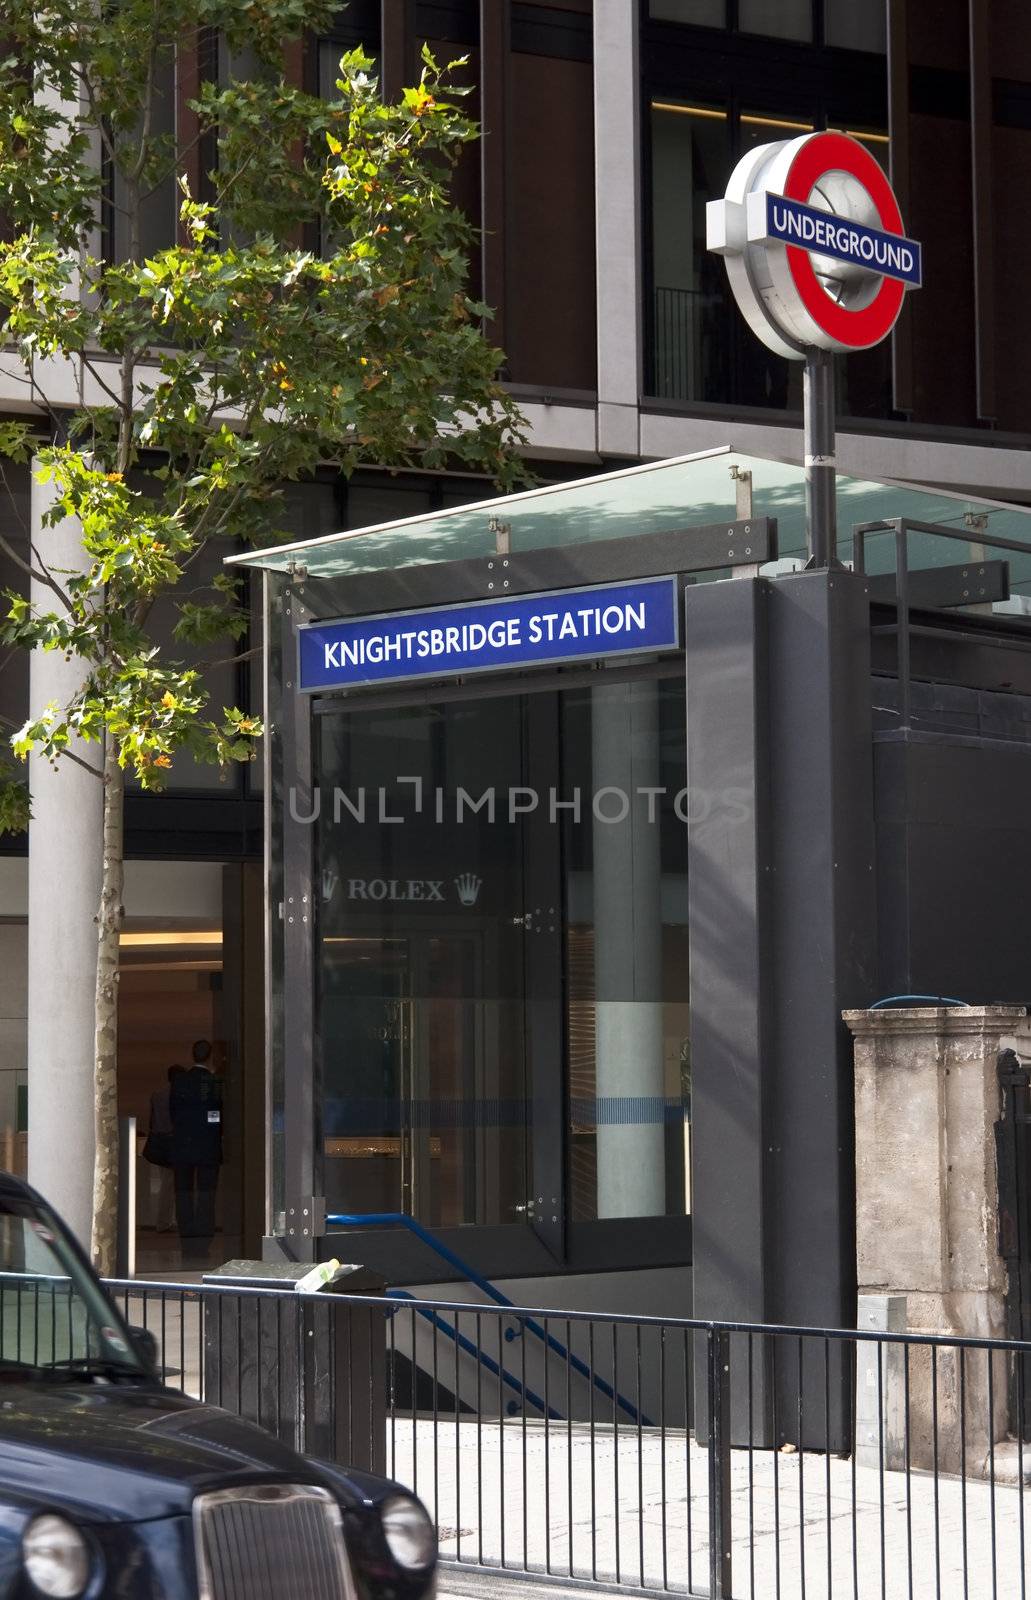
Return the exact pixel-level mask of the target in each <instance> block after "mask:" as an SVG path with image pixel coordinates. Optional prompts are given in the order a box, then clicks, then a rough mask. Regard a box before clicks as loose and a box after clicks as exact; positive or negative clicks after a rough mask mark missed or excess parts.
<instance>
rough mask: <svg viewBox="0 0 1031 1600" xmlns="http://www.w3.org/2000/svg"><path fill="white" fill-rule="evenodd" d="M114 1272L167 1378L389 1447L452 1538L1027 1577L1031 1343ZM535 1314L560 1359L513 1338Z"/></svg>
mask: <svg viewBox="0 0 1031 1600" xmlns="http://www.w3.org/2000/svg"><path fill="white" fill-rule="evenodd" d="M112 1287H113V1288H114V1289H115V1292H116V1294H117V1297H118V1299H119V1302H120V1303H121V1304H122V1305H123V1308H124V1309H125V1310H126V1311H127V1313H128V1315H129V1318H130V1320H131V1321H133V1322H135V1323H137V1324H141V1323H143V1324H146V1325H148V1326H149V1327H150V1328H151V1330H152V1331H153V1332H154V1333H155V1334H156V1335H157V1337H158V1338H159V1341H160V1342H161V1343H162V1346H163V1350H164V1362H165V1366H166V1381H168V1382H171V1383H172V1384H173V1385H174V1386H176V1387H179V1388H182V1389H184V1390H185V1391H186V1392H188V1393H193V1394H196V1395H197V1396H198V1397H203V1398H206V1399H207V1400H209V1401H211V1402H212V1403H215V1404H222V1405H225V1406H227V1407H228V1408H229V1409H230V1410H233V1411H237V1412H238V1413H239V1414H241V1415H244V1416H248V1417H250V1418H251V1420H254V1421H257V1422H259V1423H260V1424H261V1425H262V1426H264V1427H267V1428H269V1429H270V1430H271V1431H273V1432H275V1433H277V1434H279V1436H280V1437H282V1438H285V1439H287V1440H289V1442H291V1443H294V1444H296V1445H297V1446H298V1447H300V1448H302V1449H308V1450H311V1451H312V1452H313V1453H315V1454H321V1455H324V1456H326V1455H333V1454H336V1455H337V1456H338V1458H339V1459H348V1458H350V1459H352V1460H356V1461H357V1462H359V1463H360V1464H365V1463H366V1462H367V1461H368V1462H371V1463H372V1464H374V1465H376V1466H377V1467H378V1468H379V1469H380V1470H385V1471H386V1472H387V1473H388V1474H389V1475H391V1476H393V1477H395V1478H397V1479H398V1480H399V1481H400V1482H402V1483H404V1484H406V1485H408V1486H409V1487H410V1488H412V1489H413V1490H415V1492H416V1493H418V1494H419V1495H421V1496H422V1498H423V1499H424V1501H425V1502H426V1504H427V1505H428V1507H429V1510H430V1512H431V1514H432V1515H433V1516H434V1517H435V1519H436V1522H437V1525H438V1528H439V1530H440V1541H441V1554H442V1558H443V1559H444V1560H445V1561H447V1562H453V1563H457V1564H459V1565H460V1566H463V1567H472V1568H474V1569H480V1568H482V1569H498V1568H504V1569H507V1570H513V1571H518V1572H524V1573H534V1574H541V1575H546V1576H550V1577H554V1578H561V1579H564V1580H566V1581H567V1582H568V1581H570V1580H572V1581H574V1582H575V1581H585V1582H591V1583H595V1584H599V1585H609V1586H615V1587H618V1588H620V1589H630V1590H643V1591H647V1592H649V1593H652V1592H658V1593H677V1594H710V1595H713V1596H720V1597H729V1596H733V1597H736V1600H767V1597H768V1600H803V1597H806V1600H849V1597H851V1600H903V1597H905V1600H960V1597H962V1600H989V1597H991V1600H1004V1597H1005V1600H1010V1597H1017V1596H1020V1597H1022V1600H1025V1597H1026V1595H1027V1587H1028V1576H1029V1574H1028V1563H1029V1553H1028V1551H1027V1547H1026V1537H1025V1526H1026V1524H1025V1494H1026V1486H1025V1476H1026V1475H1031V1445H1025V1442H1024V1440H1023V1438H1021V1437H1019V1436H1017V1437H1010V1435H1009V1428H1010V1426H1011V1424H1012V1418H1013V1417H1014V1416H1016V1417H1018V1418H1019V1417H1024V1416H1025V1415H1027V1414H1028V1413H1027V1407H1026V1405H1025V1396H1024V1392H1023V1391H1024V1384H1025V1382H1026V1379H1027V1374H1028V1372H1029V1370H1031V1367H1029V1361H1028V1357H1029V1354H1031V1342H1021V1341H1002V1340H990V1339H952V1338H938V1337H934V1336H931V1335H926V1334H907V1335H902V1334H895V1333H877V1332H873V1331H870V1332H867V1331H855V1330H845V1331H842V1330H835V1329H826V1330H824V1329H819V1330H817V1329H811V1328H771V1327H760V1326H748V1325H741V1324H716V1323H707V1322H700V1321H689V1320H684V1319H678V1318H655V1317H629V1316H615V1315H607V1316H603V1315H598V1314H594V1313H588V1312H575V1311H568V1312H566V1311H562V1312H557V1311H554V1310H549V1309H547V1308H541V1307H537V1308H532V1309H529V1308H524V1307H514V1306H512V1307H509V1306H496V1305H470V1304H467V1303H460V1304H456V1303H453V1302H446V1301H432V1302H423V1301H413V1300H402V1301H399V1300H386V1299H368V1298H362V1297H352V1296H343V1295H341V1296H336V1295H318V1296H301V1295H296V1294H294V1293H293V1292H289V1291H288V1292H283V1291H278V1290H239V1289H221V1288H218V1289H216V1288H214V1287H208V1286H204V1287H202V1288H194V1287H192V1286H191V1287H184V1286H182V1285H170V1284H169V1285H163V1284H150V1283H143V1282H141V1281H140V1280H135V1281H133V1282H123V1283H118V1284H115V1285H113V1286H112ZM425 1311H431V1312H432V1313H433V1318H432V1319H431V1320H429V1321H428V1320H427V1319H426V1318H425V1317H424V1316H423V1312H425ZM531 1318H532V1319H534V1320H536V1321H537V1322H539V1324H540V1325H541V1327H542V1329H543V1330H544V1331H545V1332H546V1333H547V1334H548V1335H549V1336H550V1337H551V1338H552V1339H554V1340H555V1343H556V1344H558V1345H561V1346H562V1347H563V1348H564V1350H565V1352H566V1354H565V1356H564V1357H563V1358H559V1357H558V1356H557V1355H556V1353H555V1349H554V1347H553V1346H552V1345H551V1344H545V1345H539V1344H538V1345H534V1344H533V1343H532V1342H531V1341H529V1340H527V1339H525V1338H520V1337H517V1338H516V1339H514V1340H512V1339H509V1338H508V1337H506V1335H507V1333H508V1332H509V1331H510V1330H511V1329H512V1327H513V1326H516V1328H517V1329H518V1327H519V1325H520V1324H522V1325H525V1323H526V1322H527V1321H528V1320H529V1319H531ZM445 1324H447V1326H448V1327H449V1329H450V1333H446V1332H444V1331H443V1329H444V1325H445ZM333 1349H337V1350H338V1351H342V1352H343V1354H342V1356H340V1357H339V1358H338V1359H336V1360H333V1359H328V1362H327V1354H326V1353H327V1351H330V1352H331V1351H332V1350H333ZM320 1352H321V1353H320ZM574 1357H576V1358H577V1360H579V1361H580V1362H582V1363H583V1365H584V1366H585V1367H586V1369H587V1378H586V1379H585V1378H583V1377H581V1375H580V1373H579V1372H578V1370H577V1367H576V1366H575V1365H574V1360H573V1358H574ZM319 1363H322V1366H320V1365H319ZM313 1368H315V1369H317V1370H313ZM596 1375H597V1376H599V1377H601V1378H603V1379H604V1381H605V1382H606V1384H607V1385H608V1386H609V1388H610V1389H611V1390H612V1391H613V1392H614V1393H623V1394H625V1395H627V1396H629V1397H630V1398H631V1399H632V1401H633V1403H634V1406H635V1409H636V1419H635V1420H634V1421H628V1419H627V1417H626V1414H625V1413H624V1412H623V1410H622V1409H621V1407H620V1406H619V1404H618V1403H615V1402H614V1401H611V1400H610V1401H608V1402H606V1401H605V1400H604V1398H603V1396H602V1395H601V1393H600V1391H599V1389H598V1387H597V1386H596V1384H595V1383H594V1382H593V1381H591V1380H592V1379H593V1377H594V1376H596ZM317 1391H318V1393H319V1396H320V1402H319V1404H315V1397H316V1393H317ZM331 1412H332V1413H334V1414H335V1413H346V1418H345V1422H346V1425H343V1424H341V1422H340V1420H339V1418H338V1417H335V1416H329V1413H331ZM646 1418H650V1419H651V1420H650V1421H646Z"/></svg>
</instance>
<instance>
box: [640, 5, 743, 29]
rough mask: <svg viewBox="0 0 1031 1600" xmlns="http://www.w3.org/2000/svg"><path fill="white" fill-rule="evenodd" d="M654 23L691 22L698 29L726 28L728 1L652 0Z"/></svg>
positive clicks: (651, 11) (651, 15) (650, 11)
mask: <svg viewBox="0 0 1031 1600" xmlns="http://www.w3.org/2000/svg"><path fill="white" fill-rule="evenodd" d="M648 15H649V16H650V17H651V19H652V21H653V22H689V23H692V24H693V25H694V26H695V27H696V28H725V27H726V26H727V3H726V0H650V3H649V6H648Z"/></svg>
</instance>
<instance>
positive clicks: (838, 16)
mask: <svg viewBox="0 0 1031 1600" xmlns="http://www.w3.org/2000/svg"><path fill="white" fill-rule="evenodd" d="M887 35H888V30H887V9H886V7H885V6H882V5H871V4H869V3H867V4H865V5H863V4H857V3H856V0H823V36H824V39H825V40H826V42H827V43H828V44H831V45H837V47H838V48H839V49H841V50H872V51H876V52H877V54H879V55H883V54H884V52H885V50H886V49H887V48H888V36H887Z"/></svg>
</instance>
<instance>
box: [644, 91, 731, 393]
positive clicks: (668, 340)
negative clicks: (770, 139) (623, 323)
mask: <svg viewBox="0 0 1031 1600" xmlns="http://www.w3.org/2000/svg"><path fill="white" fill-rule="evenodd" d="M651 132H652V168H651V172H652V252H653V271H654V284H655V288H654V350H655V361H654V368H655V376H654V390H655V394H656V395H657V396H659V397H660V398H662V399H670V400H703V399H707V400H711V399H723V398H726V396H725V395H724V394H723V393H722V390H723V389H724V388H725V384H726V376H725V370H726V365H727V363H726V329H727V327H728V321H727V318H728V315H729V312H730V307H729V302H728V294H727V289H726V271H725V269H724V266H723V262H722V261H721V260H720V259H719V258H718V257H717V256H713V255H710V254H709V252H708V251H707V249H706V246H705V206H706V202H707V201H709V200H713V199H715V198H716V197H717V196H719V195H721V194H722V193H723V191H724V189H725V187H726V182H727V178H728V177H729V175H730V168H731V160H730V142H729V135H728V125H727V114H726V112H725V111H724V110H722V109H721V108H719V107H717V106H702V105H686V104H680V103H679V102H674V101H669V100H656V101H653V102H652V108H651Z"/></svg>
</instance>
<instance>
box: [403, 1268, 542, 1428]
mask: <svg viewBox="0 0 1031 1600" xmlns="http://www.w3.org/2000/svg"><path fill="white" fill-rule="evenodd" d="M387 1298H388V1300H409V1301H411V1303H412V1305H413V1306H414V1307H415V1309H416V1310H417V1311H418V1313H419V1315H420V1317H424V1318H425V1319H426V1321H427V1322H429V1323H432V1325H433V1326H434V1327H435V1328H439V1329H440V1331H441V1333H445V1334H447V1337H448V1338H449V1339H450V1340H451V1341H452V1342H453V1343H454V1344H456V1345H457V1346H458V1348H459V1350H464V1351H465V1353H466V1355H467V1356H472V1357H473V1359H474V1360H475V1361H478V1362H479V1363H480V1365H481V1367H486V1369H487V1371H488V1372H491V1373H493V1375H494V1376H495V1377H496V1378H497V1379H498V1380H499V1381H500V1382H501V1383H504V1384H507V1385H508V1387H509V1388H510V1389H514V1390H515V1392H516V1394H519V1395H522V1396H523V1398H524V1399H525V1400H529V1402H530V1404H531V1405H532V1406H536V1408H537V1410H538V1411H539V1412H540V1413H541V1416H543V1417H548V1418H551V1419H553V1420H554V1421H556V1422H560V1421H561V1420H562V1418H561V1413H560V1412H558V1411H556V1410H555V1408H554V1407H553V1406H546V1405H545V1404H544V1401H543V1400H542V1399H541V1397H540V1395H539V1394H534V1392H533V1390H532V1389H528V1388H527V1387H526V1385H525V1384H524V1383H520V1381H519V1379H518V1378H516V1377H513V1375H512V1373H510V1372H506V1371H505V1369H504V1367H501V1366H499V1365H498V1363H497V1362H496V1361H495V1360H494V1359H493V1357H492V1356H489V1355H488V1354H487V1352H486V1351H485V1350H481V1349H479V1347H478V1346H477V1345H475V1344H473V1341H472V1340H471V1339H470V1338H468V1337H467V1335H466V1334H464V1333H459V1331H458V1329H457V1328H453V1327H452V1326H451V1324H450V1322H445V1321H444V1318H443V1317H442V1316H440V1314H439V1313H438V1312H437V1311H435V1310H434V1309H433V1308H432V1306H421V1305H420V1304H419V1302H418V1300H416V1298H415V1296H414V1295H413V1294H409V1292H408V1290H407V1289H391V1290H390V1291H389V1293H388V1295H387ZM412 1360H413V1363H414V1360H415V1350H414V1349H413V1350H412ZM455 1402H456V1404H457V1403H458V1402H459V1396H458V1395H457V1394H456V1395H455Z"/></svg>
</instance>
